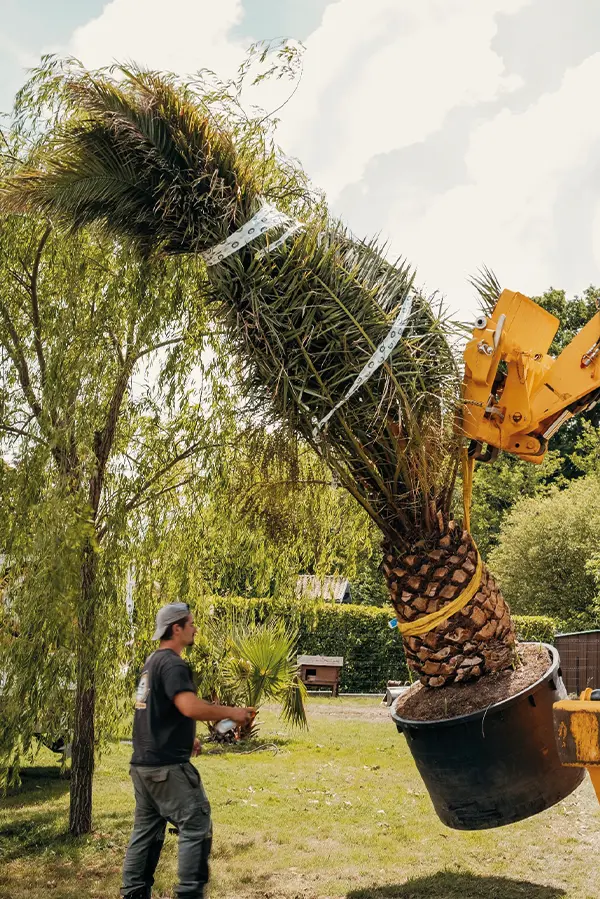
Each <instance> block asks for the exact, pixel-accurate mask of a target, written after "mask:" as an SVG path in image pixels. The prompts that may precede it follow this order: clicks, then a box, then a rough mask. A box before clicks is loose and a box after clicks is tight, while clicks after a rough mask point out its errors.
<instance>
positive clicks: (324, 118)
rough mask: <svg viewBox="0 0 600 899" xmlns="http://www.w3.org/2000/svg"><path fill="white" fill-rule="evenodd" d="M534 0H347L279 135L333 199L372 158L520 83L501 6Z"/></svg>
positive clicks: (330, 18)
mask: <svg viewBox="0 0 600 899" xmlns="http://www.w3.org/2000/svg"><path fill="white" fill-rule="evenodd" d="M527 2H528V0H478V2H477V3H473V2H472V0H419V2H418V3H416V2H414V0H369V2H368V3H365V2H364V0H339V2H337V3H334V4H332V5H331V6H329V7H328V8H327V10H326V12H325V15H324V17H323V20H322V23H321V25H320V27H319V28H318V29H317V30H316V31H315V32H314V33H313V34H312V35H311V36H310V37H309V38H308V40H307V52H306V60H305V73H304V78H303V81H302V83H301V85H300V88H299V90H298V92H297V94H296V96H295V97H294V99H293V101H292V102H290V104H289V105H288V107H287V108H286V109H285V110H284V112H283V113H282V114H281V115H282V126H281V132H280V135H281V140H282V143H283V145H284V146H285V147H286V149H289V150H290V151H291V152H293V153H294V154H295V155H298V156H299V157H300V158H301V159H302V161H303V162H304V163H305V165H306V167H307V169H308V171H309V173H310V174H311V176H312V177H313V178H314V180H315V181H316V182H317V183H318V184H319V185H320V186H321V187H322V188H324V189H325V190H326V191H327V194H328V196H329V198H330V200H333V199H335V197H336V196H337V195H338V194H339V192H340V191H341V190H342V189H343V188H344V187H345V186H346V185H348V184H350V183H353V182H355V181H358V180H360V178H361V177H362V175H363V174H364V172H365V169H366V167H367V164H368V162H369V160H370V159H371V158H372V157H373V156H375V155H377V154H380V153H387V152H390V151H391V150H395V149H400V148H402V147H406V146H409V145H410V144H414V143H418V142H419V141H422V140H424V139H426V138H427V137H428V136H430V135H431V134H433V133H434V132H435V131H437V130H438V129H439V128H440V127H441V126H442V124H443V122H444V119H445V118H446V116H447V115H448V113H449V112H450V111H451V110H452V109H454V108H456V107H459V106H465V105H477V104H480V103H482V102H485V101H489V100H493V99H494V98H496V97H497V96H498V95H500V94H502V93H503V92H505V91H509V90H513V89H514V88H516V87H517V86H518V85H519V80H518V79H517V78H516V77H514V76H511V75H509V74H507V73H506V72H505V70H504V65H503V62H502V59H501V58H500V57H499V56H498V54H497V53H495V52H494V51H493V50H492V48H491V42H492V39H493V37H494V35H495V33H496V21H495V16H496V14H497V13H498V12H506V13H512V12H516V11H517V10H518V9H519V8H520V7H522V6H524V5H526V3H527Z"/></svg>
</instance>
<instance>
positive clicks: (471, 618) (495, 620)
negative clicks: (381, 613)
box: [383, 521, 516, 687]
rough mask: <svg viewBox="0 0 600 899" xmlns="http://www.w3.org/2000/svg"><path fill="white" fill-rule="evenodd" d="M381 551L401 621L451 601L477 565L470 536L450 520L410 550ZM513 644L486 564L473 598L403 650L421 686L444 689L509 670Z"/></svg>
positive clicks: (510, 627) (510, 626)
mask: <svg viewBox="0 0 600 899" xmlns="http://www.w3.org/2000/svg"><path fill="white" fill-rule="evenodd" d="M384 549H385V552H386V555H385V559H384V562H383V571H384V574H385V576H386V580H387V584H388V588H389V591H390V599H391V601H392V605H393V606H394V609H395V610H396V614H397V616H398V622H399V623H404V622H407V621H410V622H414V621H417V620H418V619H419V618H422V617H423V616H425V615H429V614H431V613H432V612H437V611H438V610H439V609H442V608H443V607H444V605H445V604H447V603H450V602H452V600H454V599H456V598H457V596H458V594H459V593H460V592H461V591H462V590H463V589H464V588H465V587H467V586H468V584H469V583H470V581H471V579H472V577H473V575H474V573H475V569H476V566H477V551H476V549H475V544H474V543H473V540H472V538H471V535H470V534H469V533H468V531H463V530H462V528H461V527H459V526H458V525H457V524H456V523H455V522H454V521H450V522H448V523H447V524H445V525H444V526H443V532H442V533H441V534H438V535H431V536H430V537H429V538H428V539H427V540H422V541H419V543H417V544H416V545H415V546H414V547H413V551H412V552H410V553H406V552H402V553H398V552H396V551H394V548H393V547H392V546H391V545H389V544H386V545H385V546H384ZM515 643H516V635H515V630H514V626H513V623H512V619H511V617H510V609H509V607H508V605H507V604H506V602H505V601H504V599H503V597H502V593H501V592H500V589H499V587H498V586H497V584H496V582H495V581H494V578H493V577H492V575H491V574H490V572H489V570H488V569H487V567H486V566H485V565H484V566H483V572H482V577H481V583H480V585H479V589H478V591H477V593H476V594H475V596H474V597H473V599H471V600H470V602H469V603H468V604H467V605H466V606H465V607H464V608H463V609H461V611H460V612H457V613H456V614H455V615H452V616H451V617H450V618H447V619H445V620H444V621H442V622H441V624H439V625H438V626H437V627H435V628H434V629H433V630H431V631H429V633H426V634H423V635H422V636H418V637H417V636H415V637H407V638H406V639H404V650H405V653H406V658H407V663H408V666H409V667H410V668H411V669H412V670H413V671H414V672H415V673H416V674H417V675H418V677H419V679H420V681H421V683H422V684H425V685H426V686H428V687H444V686H445V685H446V684H450V683H454V682H464V681H473V680H476V679H477V678H479V677H481V676H483V675H484V674H488V673H490V672H492V671H501V670H503V669H505V668H510V667H511V665H512V664H513V662H514V658H515Z"/></svg>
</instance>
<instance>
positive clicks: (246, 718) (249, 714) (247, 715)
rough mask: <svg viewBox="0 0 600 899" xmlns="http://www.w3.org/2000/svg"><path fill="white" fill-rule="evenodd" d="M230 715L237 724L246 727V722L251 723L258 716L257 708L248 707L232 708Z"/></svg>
mask: <svg viewBox="0 0 600 899" xmlns="http://www.w3.org/2000/svg"><path fill="white" fill-rule="evenodd" d="M229 717H230V718H231V720H232V721H235V723H236V724H239V725H241V726H242V727H244V725H246V724H250V722H251V721H252V719H253V718H255V717H256V709H253V708H246V709H236V708H233V709H231V712H230V713H229Z"/></svg>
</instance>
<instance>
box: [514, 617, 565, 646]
mask: <svg viewBox="0 0 600 899" xmlns="http://www.w3.org/2000/svg"><path fill="white" fill-rule="evenodd" d="M512 619H513V622H514V625H515V628H516V631H517V636H518V638H519V640H522V641H523V642H524V643H538V642H539V643H554V637H555V635H556V622H555V620H554V618H549V617H548V616H546V615H513V616H512Z"/></svg>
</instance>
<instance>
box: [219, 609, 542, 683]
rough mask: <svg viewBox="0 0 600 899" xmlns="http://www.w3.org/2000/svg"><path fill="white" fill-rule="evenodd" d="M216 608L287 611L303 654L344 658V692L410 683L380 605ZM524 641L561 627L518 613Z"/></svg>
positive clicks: (262, 613)
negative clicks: (296, 630)
mask: <svg viewBox="0 0 600 899" xmlns="http://www.w3.org/2000/svg"><path fill="white" fill-rule="evenodd" d="M212 606H213V608H214V611H215V612H216V613H217V614H218V613H219V611H225V610H231V609H239V610H240V611H242V610H249V609H250V610H252V611H254V612H255V613H256V614H257V615H258V616H259V617H261V618H262V617H265V616H267V615H269V614H275V615H277V614H282V615H285V616H286V618H289V619H290V620H292V621H294V622H295V623H296V624H297V625H298V629H299V636H298V654H299V655H326V656H343V657H344V667H343V668H342V672H341V691H342V692H345V693H373V692H385V686H386V683H387V681H388V680H399V681H407V680H408V679H409V673H408V668H407V666H406V660H405V657H404V652H403V650H402V640H401V638H400V634H399V633H398V630H397V629H396V628H394V629H393V630H392V629H391V628H390V627H389V625H388V622H389V620H390V618H392V617H393V612H392V610H391V608H390V609H385V608H383V609H382V608H380V607H377V606H363V605H361V606H355V605H349V604H348V605H346V604H344V605H336V604H333V603H319V604H317V605H315V606H309V607H303V606H302V605H300V604H295V603H293V604H289V603H285V604H284V603H282V602H280V601H279V602H278V601H273V600H269V599H245V598H240V597H224V598H221V597H218V598H214V599H213V600H212ZM514 622H515V626H516V629H517V633H518V635H519V639H520V640H525V641H531V642H533V641H535V642H537V641H540V642H544V643H552V642H553V641H554V634H555V631H556V628H555V624H554V621H553V619H552V618H547V617H544V616H541V615H539V616H515V617H514Z"/></svg>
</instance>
